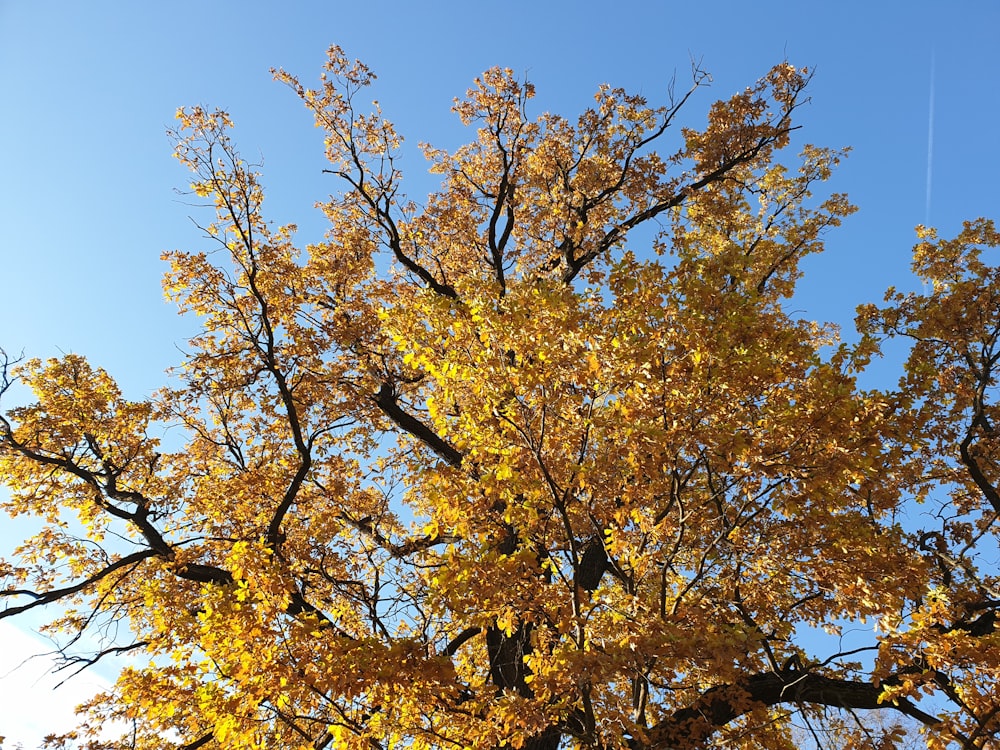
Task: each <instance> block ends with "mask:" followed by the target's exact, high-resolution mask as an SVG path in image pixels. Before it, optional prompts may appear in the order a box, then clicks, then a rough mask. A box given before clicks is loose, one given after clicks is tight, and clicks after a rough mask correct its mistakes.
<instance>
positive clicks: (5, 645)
mask: <svg viewBox="0 0 1000 750" xmlns="http://www.w3.org/2000/svg"><path fill="white" fill-rule="evenodd" d="M0 644H2V646H0V706H2V707H3V709H2V711H0V736H2V737H4V738H5V739H4V741H3V750H12V748H15V747H17V745H18V743H20V744H21V745H23V746H24V748H25V750H31V748H36V747H38V745H39V744H40V743H41V740H42V738H43V737H45V735H47V734H52V733H55V732H64V731H67V730H69V729H72V728H73V727H74V726H76V724H77V723H78V720H77V718H76V716H75V715H74V709H75V708H76V706H78V705H79V704H80V703H83V702H84V701H86V700H87V699H89V698H90V697H92V696H93V695H94V694H95V693H97V692H100V691H101V690H104V689H106V688H108V687H109V686H110V685H109V683H108V681H107V680H105V679H104V678H102V677H100V676H99V675H96V674H94V673H93V672H92V671H90V670H86V671H84V672H81V673H80V674H79V675H77V676H76V677H73V678H72V679H69V680H67V681H66V682H65V683H64V684H63V685H62V686H61V687H58V688H56V685H58V684H59V682H60V681H62V680H63V679H64V678H65V677H66V673H65V672H63V673H61V674H58V675H53V674H51V670H52V667H53V665H54V662H53V660H52V658H51V657H50V656H44V654H46V653H47V652H51V651H52V645H51V644H50V643H49V642H47V641H45V640H42V639H41V638H38V637H36V636H33V635H29V634H28V633H25V632H24V631H22V630H19V629H18V628H16V627H14V626H13V625H10V624H8V623H7V622H0Z"/></svg>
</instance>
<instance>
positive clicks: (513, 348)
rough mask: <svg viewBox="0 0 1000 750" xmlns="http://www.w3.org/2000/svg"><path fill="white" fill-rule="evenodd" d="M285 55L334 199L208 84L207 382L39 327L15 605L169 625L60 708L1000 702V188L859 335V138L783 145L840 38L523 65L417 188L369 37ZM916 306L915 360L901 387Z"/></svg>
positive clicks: (742, 717) (121, 646)
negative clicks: (802, 54) (565, 101)
mask: <svg viewBox="0 0 1000 750" xmlns="http://www.w3.org/2000/svg"><path fill="white" fill-rule="evenodd" d="M275 75H276V77H277V78H278V80H280V81H282V82H284V83H285V84H287V85H288V86H289V87H290V88H291V89H292V90H293V91H294V92H295V93H297V94H298V96H299V97H300V98H301V99H302V101H303V102H304V103H305V104H306V106H307V107H308V108H309V109H310V110H311V111H312V113H313V114H314V115H315V120H316V124H317V126H318V127H319V128H321V129H322V131H323V133H324V136H325V148H326V157H327V159H328V160H329V162H330V166H329V167H328V170H329V171H330V172H331V173H332V174H331V176H330V180H331V190H332V191H333V195H332V197H331V198H330V199H329V201H328V202H326V203H325V204H323V205H322V206H321V208H322V211H323V212H324V213H325V216H326V218H327V219H328V221H329V232H328V234H327V237H326V239H325V240H324V241H323V242H320V243H318V244H315V245H310V246H308V247H299V246H297V245H296V244H295V227H294V226H285V227H275V226H274V225H273V224H271V223H269V222H268V220H267V217H266V213H265V211H264V194H263V190H262V187H261V183H260V178H259V175H258V174H257V172H256V171H255V168H254V167H253V166H252V165H250V164H248V163H247V162H246V161H245V160H244V159H243V158H242V157H241V156H240V155H239V153H238V151H237V149H236V147H235V146H234V144H233V142H232V141H231V140H230V130H231V127H232V123H230V121H229V117H228V116H227V115H226V114H225V113H223V112H210V111H207V110H205V109H202V108H191V109H182V110H181V111H179V112H178V120H179V125H178V129H177V131H176V132H175V133H173V134H172V135H173V138H174V139H175V143H176V156H177V158H178V159H180V160H181V161H182V162H183V163H184V164H185V165H187V166H188V167H189V168H190V169H191V171H192V172H193V174H194V182H193V184H192V190H193V192H194V194H196V195H197V196H199V197H200V198H201V199H203V200H207V201H208V202H210V203H211V204H212V205H213V206H214V209H215V219H214V220H213V222H212V223H211V224H209V225H208V226H207V227H205V230H206V235H207V238H208V239H207V249H206V250H205V251H203V252H193V253H185V252H172V253H167V254H166V256H165V257H166V260H167V261H168V262H169V271H168V273H167V278H166V281H165V288H166V291H167V294H168V295H169V296H170V297H171V298H172V299H173V300H175V301H176V302H177V304H178V305H179V306H180V309H181V310H182V311H184V312H186V313H190V314H193V315H196V316H198V318H199V320H200V321H201V325H202V329H201V333H200V334H199V335H197V336H196V337H195V338H193V339H192V340H191V341H190V343H189V346H188V348H187V354H186V356H185V357H184V360H183V362H182V363H181V364H180V366H179V368H178V369H177V370H176V372H174V373H173V377H172V378H171V380H170V381H169V382H170V385H169V386H168V387H166V388H164V389H163V390H162V391H160V392H158V393H157V394H156V395H155V397H153V398H152V399H149V400H144V401H130V400H128V399H127V398H125V396H123V394H122V393H121V391H120V390H119V389H118V387H117V386H116V384H115V382H114V381H113V380H112V378H111V377H110V376H109V375H108V374H107V373H105V372H104V371H102V370H100V369H98V368H97V367H94V366H92V365H90V364H88V362H87V361H86V360H85V359H84V358H82V357H80V356H77V355H67V356H65V357H62V358H61V359H58V360H51V361H48V362H39V361H36V360H28V361H24V362H21V363H14V362H9V363H8V366H7V367H5V369H4V370H3V381H2V382H3V385H4V388H5V390H7V389H9V387H10V386H11V385H13V384H14V383H16V382H22V383H23V384H25V385H27V386H28V387H30V389H31V390H32V391H33V393H34V397H33V398H34V402H33V403H30V404H28V405H22V406H16V405H8V410H7V411H6V413H5V414H6V416H4V417H2V421H0V472H2V474H0V478H2V481H3V482H4V484H6V485H7V487H8V488H9V499H8V500H7V501H6V503H5V510H6V511H7V512H9V513H10V514H12V515H21V514H30V515H33V516H37V517H38V518H39V519H41V521H42V522H43V525H42V528H41V531H40V533H39V534H38V535H37V536H35V537H33V538H31V539H28V540H26V541H25V543H24V544H23V546H21V547H20V548H19V549H17V550H15V551H13V553H12V554H11V555H9V556H8V557H7V558H6V560H5V561H3V562H2V564H0V565H2V567H0V576H2V579H3V580H2V583H0V586H2V591H0V595H2V597H3V602H4V606H5V609H4V610H3V611H2V612H0V617H12V616H16V615H18V614H19V613H22V612H27V611H30V610H33V609H35V608H38V607H41V606H43V605H53V606H51V607H48V608H47V609H46V611H54V612H57V613H59V614H58V617H57V618H56V619H54V620H53V622H52V629H53V632H55V633H58V634H62V638H63V639H64V642H66V644H67V645H66V648H65V649H64V654H63V655H64V658H65V659H67V660H73V659H76V660H78V662H79V663H80V664H85V663H88V662H89V661H90V662H92V661H94V660H96V659H100V658H103V656H105V655H111V654H118V655H122V654H124V655H127V656H129V657H130V659H129V664H130V665H131V666H129V667H128V668H126V669H125V670H124V671H123V672H122V673H121V676H120V678H119V679H118V682H117V684H116V685H115V686H114V687H113V689H111V690H110V691H109V692H108V693H107V694H105V695H101V696H98V697H96V698H95V699H94V701H93V702H92V703H91V704H90V705H89V706H87V707H86V713H85V714H84V715H82V721H83V727H82V728H81V730H80V732H79V733H78V734H77V735H76V736H75V737H72V736H67V737H62V738H53V740H52V742H53V744H55V745H60V744H61V745H64V746H67V747H68V746H75V745H86V744H87V743H88V742H89V743H92V744H93V745H94V746H101V747H115V748H126V747H128V748H137V749H142V750H145V749H146V748H165V747H185V748H197V747H206V748H212V747H220V748H251V747H252V748H323V747H337V748H342V747H343V748H359V749H360V748H366V749H368V750H371V748H385V749H386V750H388V748H390V747H391V748H396V747H407V748H431V747H434V748H455V749H456V750H459V749H460V748H467V747H468V748H484V749H485V748H490V749H492V748H508V747H509V748H531V749H533V750H555V748H557V747H578V748H608V749H610V748H631V749H632V750H647V749H648V750H667V749H668V748H680V747H703V746H707V745H714V744H719V745H723V744H724V745H725V746H727V747H737V748H779V749H780V748H791V747H795V746H797V744H798V743H800V742H804V741H809V742H812V741H814V740H816V739H818V738H821V737H823V736H829V735H830V733H833V734H834V735H835V736H836V738H837V739H836V742H837V743H838V744H837V745H836V746H838V747H859V748H860V747H871V748H875V747H881V748H891V747H896V746H897V743H902V742H904V740H905V741H906V742H911V741H912V739H913V737H914V736H915V735H914V732H915V731H916V727H918V726H919V728H920V730H921V731H922V732H923V734H924V741H926V742H927V744H928V745H929V746H931V747H936V748H943V747H946V746H947V745H948V744H949V743H952V745H953V746H961V747H967V748H985V747H988V746H991V745H990V743H995V742H997V741H998V738H1000V687H998V684H1000V635H998V632H997V629H996V617H997V612H998V610H1000V577H998V574H997V570H996V559H997V533H998V529H1000V526H998V524H997V518H998V516H1000V434H998V432H997V429H998V428H997V426H996V423H997V419H998V415H997V413H996V412H997V406H996V405H995V403H994V401H995V396H996V390H995V389H996V367H997V362H998V358H1000V347H998V342H997V336H998V332H1000V274H998V271H997V269H996V268H995V267H993V266H992V265H990V258H989V257H987V254H988V253H991V252H993V250H992V248H993V247H995V246H996V245H997V244H998V242H1000V236H998V234H997V233H996V231H995V230H994V228H993V225H992V224H991V223H989V222H987V221H979V222H976V223H971V224H969V225H968V226H967V228H966V229H965V230H964V231H963V232H962V233H961V234H960V235H959V236H958V237H957V238H955V239H953V240H941V239H939V238H938V237H937V236H936V235H935V233H934V232H933V231H932V230H930V229H922V230H921V236H920V239H919V244H918V245H917V247H916V251H915V260H914V269H915V271H916V272H917V273H918V274H919V275H920V276H921V277H922V278H923V279H924V280H925V281H926V290H925V292H924V293H923V294H901V293H896V292H894V291H890V293H889V294H888V295H887V297H886V300H885V301H884V303H883V304H884V305H885V306H884V307H878V306H875V305H871V306H865V307H862V308H859V315H858V334H857V335H855V334H854V333H853V332H852V335H851V336H850V337H845V338H846V339H848V340H849V341H851V342H852V343H850V344H849V345H848V344H844V343H840V342H839V338H838V333H837V331H836V330H835V329H834V328H833V327H831V326H827V325H823V324H817V323H815V322H811V321H808V320H801V319H799V317H798V315H799V314H798V313H796V312H795V306H794V305H790V304H788V303H789V299H790V296H791V295H792V293H793V291H794V289H795V282H796V280H797V278H798V277H799V274H800V272H799V262H800V261H801V259H802V258H803V257H805V256H806V255H808V254H810V253H816V252H818V251H820V250H821V249H822V236H823V233H824V232H825V231H826V230H827V229H829V228H831V227H834V226H836V225H837V224H838V223H839V221H840V220H841V219H842V218H843V217H845V216H846V215H848V214H849V213H851V211H852V210H853V208H852V206H851V205H850V204H849V203H848V201H847V199H846V197H845V196H843V195H832V196H828V197H822V196H821V197H814V196H813V191H814V190H816V189H817V187H819V186H820V185H821V183H822V182H823V181H824V180H825V179H826V178H827V177H828V176H829V174H830V171H831V169H832V168H834V166H835V165H836V164H837V161H838V159H839V158H840V157H841V156H842V153H840V152H837V151H831V150H828V149H824V148H819V147H815V146H810V145H806V146H804V147H801V153H800V154H799V155H798V156H797V157H794V156H783V154H784V153H785V152H784V151H783V149H786V147H787V146H788V145H789V143H790V140H791V135H792V132H793V130H794V129H795V128H796V127H797V126H796V125H795V124H794V122H793V116H795V115H796V114H797V110H798V108H799V107H800V105H801V104H802V103H803V101H804V96H805V95H804V89H805V87H806V85H807V82H808V77H809V76H808V73H807V71H805V70H800V69H796V68H794V67H792V66H791V65H789V64H781V65H778V66H777V67H775V68H774V69H773V70H771V71H770V72H769V73H768V74H767V75H766V76H765V77H764V78H763V79H762V80H761V81H760V82H758V83H757V84H756V85H754V86H752V87H751V88H748V89H747V90H745V91H744V92H742V93H739V94H737V95H735V96H733V97H732V98H730V99H728V100H725V101H720V102H718V103H716V104H715V105H714V106H713V107H712V108H711V110H710V111H709V114H708V118H707V123H706V124H705V125H704V127H703V128H701V129H694V128H690V127H689V128H681V127H680V126H679V125H678V124H677V123H675V120H676V119H677V115H678V112H679V111H680V109H681V107H682V105H684V104H685V103H686V102H687V101H688V99H689V96H690V94H691V92H692V91H694V90H695V89H697V88H698V87H699V85H700V84H701V83H703V82H704V77H703V74H701V73H698V72H697V71H696V73H695V79H694V86H693V87H692V89H691V91H689V92H688V93H687V94H678V95H676V96H672V97H671V99H670V100H669V101H668V102H667V103H666V105H664V106H653V105H650V104H648V103H647V101H646V100H645V99H644V98H642V97H639V96H635V95H631V94H628V93H626V92H624V91H621V90H619V89H613V88H609V87H601V88H600V89H599V90H598V92H597V94H596V95H595V101H594V104H593V106H592V107H591V108H590V109H588V110H587V111H586V112H584V113H583V114H582V115H581V116H580V117H579V118H578V119H575V120H568V119H565V118H563V117H560V116H557V115H553V114H543V115H541V116H539V117H532V116H529V115H528V112H527V110H528V103H529V100H530V99H531V98H532V97H533V95H534V90H533V88H532V87H531V85H530V84H528V83H525V82H523V81H520V80H519V79H517V78H516V77H514V76H513V75H512V74H511V72H510V71H505V70H500V69H494V70H490V71H488V72H487V73H485V74H484V75H483V76H482V77H481V78H480V79H477V80H476V82H475V85H474V86H473V88H472V89H471V90H470V91H469V92H468V94H467V96H466V97H465V98H464V99H462V100H460V101H458V102H456V105H455V111H456V113H457V114H458V116H459V117H460V118H461V120H462V122H463V123H464V124H465V125H467V126H469V128H470V133H471V136H470V137H471V140H470V142H469V143H468V145H465V146H463V147H461V148H459V149H458V150H457V151H455V152H448V151H445V150H441V149H437V148H434V147H432V146H424V147H423V148H424V152H425V155H426V157H427V159H428V161H429V163H430V169H431V172H432V173H433V174H435V175H437V176H438V177H439V180H440V182H439V187H438V188H437V189H436V190H435V192H433V193H432V194H431V195H429V196H427V197H426V198H425V199H423V200H420V201H417V200H415V199H413V198H412V197H407V196H406V195H405V194H404V192H403V183H402V175H401V173H400V170H399V166H398V165H399V153H400V152H399V149H400V140H401V139H400V136H399V135H397V133H396V131H395V130H394V128H393V126H392V125H391V124H390V123H389V122H387V121H386V120H385V119H384V118H383V116H382V115H381V113H380V112H379V111H378V109H377V108H376V109H375V111H373V112H366V111H364V109H363V108H361V107H360V106H359V101H361V100H362V99H363V100H365V101H367V100H368V99H369V98H370V97H368V95H367V93H366V87H368V86H369V84H370V83H371V82H372V79H373V78H374V76H373V75H372V74H371V72H370V71H369V70H368V69H367V68H366V67H365V66H364V65H362V64H360V63H357V62H351V61H349V60H348V59H346V58H345V57H344V56H343V55H342V53H341V52H340V50H339V49H337V48H333V49H331V51H330V57H329V62H328V64H327V66H326V71H325V73H324V75H323V78H322V81H321V84H320V86H319V87H318V88H317V89H309V88H306V87H304V86H303V85H301V84H300V83H299V81H298V80H297V79H296V78H295V77H293V76H292V75H290V74H288V73H285V72H281V71H277V72H276V73H275ZM366 97H367V98H366ZM637 238H641V239H637ZM886 337H904V338H906V339H908V340H910V341H911V342H912V344H913V346H912V351H911V354H910V356H909V360H908V361H907V363H906V367H905V372H904V374H903V376H902V379H901V380H900V383H899V386H898V388H896V389H890V390H866V389H864V388H862V387H860V386H859V384H858V380H857V378H858V376H859V375H860V374H862V373H863V371H864V369H865V368H866V366H867V365H868V363H869V361H870V360H871V358H872V357H874V356H876V355H877V354H878V353H879V347H880V345H881V343H882V342H883V341H884V340H885V338H886ZM168 428H169V429H168ZM164 436H165V437H164ZM161 439H162V442H161ZM113 625H117V628H115V627H112V626H113ZM848 628H852V629H854V630H855V635H854V640H852V641H851V645H850V647H848V646H846V645H843V644H844V643H845V641H841V640H840V639H839V638H838V637H837V635H838V634H839V633H841V631H842V629H848ZM858 632H861V634H862V635H861V637H862V640H863V643H862V644H861V645H855V644H856V643H857V637H858V636H857V633H858ZM80 633H85V634H89V635H88V637H94V638H97V639H98V641H97V642H98V644H99V645H98V646H97V652H88V653H81V652H79V651H75V650H74V648H73V643H72V640H73V638H74V637H75V636H76V635H77V634H80ZM897 719H898V720H899V721H901V722H902V723H901V724H899V725H898V726H897ZM114 722H120V723H119V724H114ZM112 725H114V726H122V727H124V728H125V729H124V734H123V738H122V739H121V740H120V741H117V742H112V741H108V740H107V739H98V738H97V734H98V732H99V731H100V730H101V728H102V727H104V728H105V730H106V729H107V727H109V726H112ZM904 726H905V728H906V732H905V733H904V731H903V728H904ZM824 733H826V734H824ZM899 746H900V747H901V746H902V745H901V744H900V745H899Z"/></svg>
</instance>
